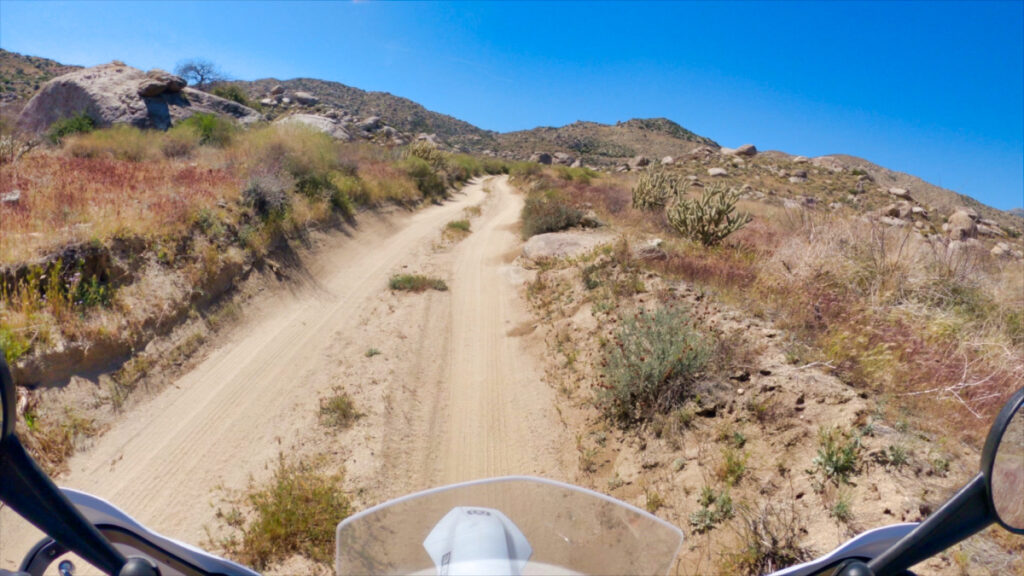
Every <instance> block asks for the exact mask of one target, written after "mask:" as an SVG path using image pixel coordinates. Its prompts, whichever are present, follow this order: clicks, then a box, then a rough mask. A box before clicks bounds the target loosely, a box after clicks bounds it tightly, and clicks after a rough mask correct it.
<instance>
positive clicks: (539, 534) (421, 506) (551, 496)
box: [335, 478, 683, 576]
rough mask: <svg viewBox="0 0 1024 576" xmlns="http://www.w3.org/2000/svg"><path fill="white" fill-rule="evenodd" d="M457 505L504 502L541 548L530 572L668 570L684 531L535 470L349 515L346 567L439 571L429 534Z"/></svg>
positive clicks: (341, 564)
mask: <svg viewBox="0 0 1024 576" xmlns="http://www.w3.org/2000/svg"><path fill="white" fill-rule="evenodd" d="M457 506H471V507H480V508H496V509H498V510H500V511H501V512H502V513H504V514H505V515H506V516H507V517H508V518H509V519H510V520H512V522H514V523H515V525H516V526H517V527H518V528H519V530H520V531H522V533H523V534H524V535H525V536H526V539H527V541H528V542H529V543H530V546H531V547H532V548H533V555H532V556H531V557H530V561H529V563H528V564H527V565H526V567H525V569H524V570H523V574H551V573H560V574H665V573H667V572H668V569H669V568H670V566H671V564H672V561H673V560H674V559H675V556H676V552H677V551H678V549H679V546H680V545H681V544H682V539H683V534H682V532H680V531H679V530H678V529H677V528H675V527H673V526H672V525H670V524H668V523H666V522H664V521H661V520H659V519H657V518H655V517H653V516H650V515H648V514H646V513H644V512H642V511H640V510H639V509H637V508H633V507H631V506H627V505H626V504H623V503H621V502H618V501H616V500H613V499H611V498H608V497H606V496H603V495H600V494H597V493H595V492H591V491H589V490H583V489H581V488H576V487H573V486H569V485H567V484H561V483H557V482H552V481H547V480H540V479H532V478H510V479H497V480H484V481H480V482H474V483H469V484H462V485H458V486H453V487H448V488H439V489H437V490H433V491H429V492H425V493H421V494H418V495H414V496H411V497H408V498H405V499H400V500H397V501H395V502H392V503H389V504H386V505H383V506H381V507H378V508H375V509H371V510H368V511H366V512H364V513H362V514H359V515H357V516H354V517H352V518H350V519H348V520H346V521H345V522H342V524H341V525H339V527H338V535H337V550H336V555H335V559H336V560H335V569H336V571H337V573H338V575H339V576H344V575H348V574H436V569H435V567H434V563H433V561H432V560H431V559H430V556H428V555H427V552H426V550H425V549H424V548H423V540H424V539H425V538H426V537H427V535H428V534H430V531H431V530H432V529H433V528H434V525H435V524H437V522H438V521H440V520H441V519H442V518H443V517H444V516H445V514H447V513H448V512H449V511H450V510H451V509H452V508H455V507H457Z"/></svg>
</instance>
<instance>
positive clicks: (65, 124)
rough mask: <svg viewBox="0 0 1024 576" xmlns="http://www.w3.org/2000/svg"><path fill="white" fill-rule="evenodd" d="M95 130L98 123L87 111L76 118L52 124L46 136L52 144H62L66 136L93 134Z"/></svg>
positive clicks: (70, 117)
mask: <svg viewBox="0 0 1024 576" xmlns="http://www.w3.org/2000/svg"><path fill="white" fill-rule="evenodd" d="M94 128H96V122H95V121H94V120H93V119H92V118H91V117H90V116H89V115H88V114H86V113H85V111H82V112H79V113H78V114H75V115H74V116H69V117H67V118H61V119H60V120H57V121H56V122H54V123H53V124H50V129H49V131H48V132H47V133H46V135H47V137H48V138H49V139H50V142H53V143H54V144H60V143H61V142H62V141H63V140H64V138H65V137H66V136H70V135H71V134H86V133H89V132H92V131H93V129H94Z"/></svg>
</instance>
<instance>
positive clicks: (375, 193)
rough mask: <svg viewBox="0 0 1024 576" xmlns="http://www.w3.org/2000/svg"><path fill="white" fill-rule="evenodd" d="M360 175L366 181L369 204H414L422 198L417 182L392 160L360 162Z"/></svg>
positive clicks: (366, 199)
mask: <svg viewBox="0 0 1024 576" xmlns="http://www.w3.org/2000/svg"><path fill="white" fill-rule="evenodd" d="M359 177H360V178H361V179H362V181H363V182H364V183H365V187H364V192H365V203H366V204H367V205H370V206H378V205H380V204H384V203H387V202H394V203H397V204H412V203H415V202H417V201H419V200H420V198H421V195H420V191H419V189H417V188H416V183H415V182H413V181H412V179H411V178H409V176H408V175H407V174H406V172H405V171H404V170H402V169H401V168H399V167H398V166H396V165H395V164H393V163H391V162H381V161H370V162H368V163H365V164H360V166H359Z"/></svg>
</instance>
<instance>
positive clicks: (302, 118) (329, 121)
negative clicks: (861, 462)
mask: <svg viewBox="0 0 1024 576" xmlns="http://www.w3.org/2000/svg"><path fill="white" fill-rule="evenodd" d="M274 123H275V124H301V125H303V126H309V127H310V128H315V129H316V130H319V131H321V132H323V133H324V134H327V135H328V136H330V137H331V138H334V139H335V140H341V141H343V142H348V141H349V140H351V139H352V135H351V134H349V133H348V132H347V131H346V130H345V128H344V127H343V126H342V125H341V124H340V123H339V122H338V121H337V120H334V119H333V118H328V117H326V116H315V115H313V114H293V115H291V116H288V117H286V118H281V119H280V120H277V121H276V122H274Z"/></svg>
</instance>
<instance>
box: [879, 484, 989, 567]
mask: <svg viewBox="0 0 1024 576" xmlns="http://www.w3.org/2000/svg"><path fill="white" fill-rule="evenodd" d="M992 522H993V514H992V511H991V510H989V503H988V488H987V487H986V483H985V475H984V474H978V475H977V476H975V477H974V479H973V480H971V482H970V483H969V484H968V485H967V486H964V487H963V488H962V489H961V490H960V491H959V492H957V494H956V495H955V496H953V498H952V499H950V500H949V502H946V504H945V505H944V506H943V507H942V508H939V509H938V511H936V512H935V513H934V514H932V515H931V516H929V517H928V519H927V520H925V521H924V522H922V523H920V524H918V525H917V528H914V530H913V531H912V532H911V533H910V534H907V535H906V536H904V537H903V539H902V540H900V541H899V542H897V543H896V544H895V545H893V547H892V548H889V549H888V550H886V551H885V552H884V553H883V554H882V555H881V556H878V557H876V558H875V559H873V560H871V562H869V563H868V566H869V567H870V568H871V570H872V572H874V574H875V576H891V575H893V574H900V573H902V572H903V571H904V570H906V569H908V568H910V567H911V566H913V565H914V564H917V563H918V562H921V561H922V560H925V559H926V558H929V557H931V556H933V555H935V554H938V553H939V552H942V551H943V550H945V549H946V548H949V547H950V546H952V545H953V544H956V543H957V542H960V541H961V540H964V539H965V538H968V537H970V536H972V535H974V534H976V533H978V532H980V531H981V530H983V529H984V528H986V527H987V526H988V525H989V524H992Z"/></svg>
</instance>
